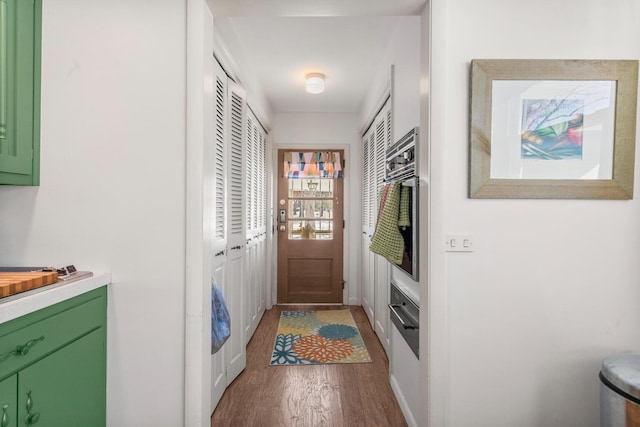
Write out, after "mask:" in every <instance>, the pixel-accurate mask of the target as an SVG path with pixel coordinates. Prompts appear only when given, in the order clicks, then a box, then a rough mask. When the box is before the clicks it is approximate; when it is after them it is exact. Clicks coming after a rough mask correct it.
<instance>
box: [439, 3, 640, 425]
mask: <svg viewBox="0 0 640 427" xmlns="http://www.w3.org/2000/svg"><path fill="white" fill-rule="evenodd" d="M432 5H433V17H432V21H431V22H432V23H433V33H432V34H433V40H432V45H433V46H434V51H433V56H432V58H431V59H432V67H433V70H432V71H433V73H432V76H431V77H432V82H431V88H432V89H433V92H432V105H431V111H432V117H431V123H432V130H431V132H432V134H431V137H432V139H431V141H432V152H431V153H432V158H431V167H432V170H431V183H432V209H433V210H434V211H435V214H434V215H433V216H432V220H433V224H432V226H433V228H435V229H437V233H436V235H435V237H433V238H432V240H431V242H430V243H431V244H432V250H433V251H434V253H437V254H438V255H437V258H438V259H442V260H443V262H441V263H432V268H433V269H434V271H432V272H431V283H430V286H431V290H432V292H431V295H433V296H434V297H436V298H437V299H432V300H431V301H430V307H432V308H433V309H434V310H436V311H437V312H438V313H439V314H443V315H444V316H446V324H445V325H443V329H442V331H446V332H444V333H445V336H444V338H442V339H439V341H438V342H437V343H435V344H436V345H435V346H434V347H433V349H432V351H433V352H434V354H433V355H432V359H433V358H434V357H435V359H437V360H440V361H441V363H440V364H439V365H436V366H434V365H431V367H432V368H434V367H435V368H439V369H436V370H434V372H433V373H432V374H433V375H434V376H435V378H436V380H435V381H440V380H442V378H444V379H445V381H446V385H445V386H444V387H442V388H440V391H441V392H443V393H445V396H446V402H447V403H446V405H447V406H446V414H445V415H444V417H446V418H448V419H446V420H445V419H437V418H433V417H432V418H431V420H432V425H433V426H434V427H436V426H452V427H466V426H472V425H473V426H487V427H488V426H491V427H500V426H504V427H507V426H515V425H517V426H521V427H527V426H530V427H537V426H546V427H572V426H574V427H595V426H597V425H598V424H599V421H598V419H599V418H598V417H599V415H598V413H599V410H598V406H599V401H598V391H599V381H598V371H599V369H600V363H601V360H602V359H603V358H604V357H606V356H609V355H611V354H615V353H619V352H635V353H639V352H640V328H639V327H638V325H640V286H639V282H640V263H638V256H639V254H640V221H639V220H638V218H640V195H639V194H640V186H639V184H640V174H639V173H638V169H639V168H638V164H636V180H635V187H636V189H635V199H634V200H631V201H593V200H470V199H468V198H467V193H468V184H467V180H468V171H467V168H468V152H469V149H468V144H469V143H468V141H469V138H468V134H469V129H468V125H467V123H468V114H469V113H468V110H469V107H468V105H469V104H468V102H469V62H470V60H471V59H473V58H526V59H536V58H539V59H541V58H551V59H554V58H556V59H560V58H567V59H638V58H639V57H640V27H639V26H638V22H640V5H639V4H638V2H637V1H635V0H619V1H616V2H613V3H611V2H609V3H605V2H601V1H599V0H587V1H584V0H579V1H578V0H565V1H562V2H557V1H551V0H543V1H540V2H535V3H523V2H513V1H510V0H487V1H484V2H477V1H474V0H432ZM637 161H638V160H637V156H636V162H637ZM442 233H451V234H456V233H459V234H468V235H471V236H473V238H474V246H475V251H474V252H473V253H446V254H444V249H445V248H444V239H440V238H439V237H441V235H442ZM440 254H444V256H442V255H440ZM434 259H435V258H434ZM443 278H444V280H442V279H443ZM435 359H434V360H435ZM447 360H448V362H446V361H447ZM436 399H439V398H438V397H437V396H436Z"/></svg>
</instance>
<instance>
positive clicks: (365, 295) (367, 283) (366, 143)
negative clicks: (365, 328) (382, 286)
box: [361, 129, 375, 327]
mask: <svg viewBox="0 0 640 427" xmlns="http://www.w3.org/2000/svg"><path fill="white" fill-rule="evenodd" d="M372 136H373V130H371V129H370V130H369V132H367V133H366V134H365V136H364V137H363V139H362V165H363V168H362V172H363V175H362V286H361V291H362V307H363V308H364V311H365V313H367V317H368V318H369V322H370V323H371V326H372V327H373V325H374V323H373V320H374V292H373V290H374V286H373V285H374V282H373V274H372V273H373V270H372V265H371V263H370V260H372V257H371V255H370V254H371V252H370V251H369V245H370V243H371V232H372V224H371V218H372V217H373V215H372V206H373V205H374V204H375V200H371V194H372V192H371V185H372V179H371V172H372V170H373V168H372V162H371V152H372V151H373V147H372V142H373V138H372Z"/></svg>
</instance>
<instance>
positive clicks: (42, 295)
mask: <svg viewBox="0 0 640 427" xmlns="http://www.w3.org/2000/svg"><path fill="white" fill-rule="evenodd" d="M109 283H111V274H110V273H101V274H95V275H93V276H92V277H88V278H86V279H82V280H78V281H75V282H71V283H65V282H58V283H55V284H53V285H48V286H43V287H42V288H38V289H34V290H31V291H27V292H24V293H23V294H17V295H16V298H11V299H8V300H6V301H3V300H2V299H0V323H4V322H8V321H9V320H13V319H16V318H18V317H20V316H24V315H25V314H29V313H33V312H34V311H38V310H41V309H43V308H45V307H48V306H50V305H53V304H57V303H59V302H61V301H64V300H68V299H69V298H73V297H75V296H78V295H81V294H84V293H86V292H89V291H92V290H94V289H98V288H99V287H101V286H105V285H108V284H109ZM9 298H10V297H9Z"/></svg>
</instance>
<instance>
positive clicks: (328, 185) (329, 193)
mask: <svg viewBox="0 0 640 427" xmlns="http://www.w3.org/2000/svg"><path fill="white" fill-rule="evenodd" d="M288 181H289V197H297V198H303V199H308V198H321V197H333V179H318V178H313V179H308V178H301V179H295V178H291V179H289V180H288Z"/></svg>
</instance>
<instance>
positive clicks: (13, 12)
mask: <svg viewBox="0 0 640 427" xmlns="http://www.w3.org/2000/svg"><path fill="white" fill-rule="evenodd" d="M41 10H42V2H41V0H37V1H33V0H31V1H29V0H6V1H5V0H3V1H2V2H0V184H16V185H38V184H39V166H38V165H39V155H40V154H39V153H40V150H39V141H40V136H39V134H40V126H39V121H40V26H41V25H40V22H41Z"/></svg>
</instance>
